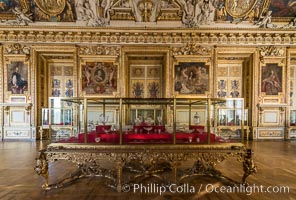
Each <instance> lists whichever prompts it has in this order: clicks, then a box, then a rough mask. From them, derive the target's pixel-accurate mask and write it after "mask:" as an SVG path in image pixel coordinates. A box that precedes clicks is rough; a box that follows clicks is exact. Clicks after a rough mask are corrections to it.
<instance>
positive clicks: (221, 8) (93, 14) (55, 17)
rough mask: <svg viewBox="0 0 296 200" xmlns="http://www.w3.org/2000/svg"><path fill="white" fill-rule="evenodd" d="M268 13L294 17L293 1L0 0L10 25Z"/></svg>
mask: <svg viewBox="0 0 296 200" xmlns="http://www.w3.org/2000/svg"><path fill="white" fill-rule="evenodd" d="M267 13H268V14H271V17H273V18H279V19H282V20H284V21H286V22H287V21H289V20H292V19H293V18H294V17H296V0H0V19H1V21H2V22H4V21H5V20H13V21H10V22H9V23H10V24H17V25H28V24H29V23H34V22H75V23H77V22H79V24H80V25H85V26H107V25H110V22H112V21H132V22H136V23H142V22H149V23H155V22H158V21H181V22H182V24H183V25H184V26H187V27H199V26H200V25H209V24H213V23H216V22H223V21H225V22H227V21H231V22H233V21H234V22H235V23H240V22H242V21H249V22H256V21H258V20H260V19H261V18H263V17H264V16H266V15H267Z"/></svg>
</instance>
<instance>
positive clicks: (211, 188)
mask: <svg viewBox="0 0 296 200" xmlns="http://www.w3.org/2000/svg"><path fill="white" fill-rule="evenodd" d="M121 189H122V191H123V192H133V193H145V194H159V195H162V194H164V193H167V192H168V193H176V194H182V193H183V194H186V193H187V194H196V193H201V192H203V193H204V192H205V193H221V194H226V193H245V194H246V195H252V194H253V193H289V192H290V187H289V186H263V185H255V184H253V185H248V186H246V185H243V184H240V185H234V186H223V185H222V186H221V185H214V184H200V185H198V186H193V185H190V184H188V183H185V184H182V185H176V184H170V185H160V184H157V183H151V184H141V183H140V184H125V185H123V186H122V188H121Z"/></svg>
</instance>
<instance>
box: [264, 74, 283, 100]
mask: <svg viewBox="0 0 296 200" xmlns="http://www.w3.org/2000/svg"><path fill="white" fill-rule="evenodd" d="M261 91H262V92H265V93H266V94H267V95H277V94H278V93H279V92H281V91H282V87H281V82H280V80H279V78H278V75H277V74H276V73H275V72H274V70H271V71H270V73H269V76H268V77H267V78H265V79H264V80H263V81H262V89H261Z"/></svg>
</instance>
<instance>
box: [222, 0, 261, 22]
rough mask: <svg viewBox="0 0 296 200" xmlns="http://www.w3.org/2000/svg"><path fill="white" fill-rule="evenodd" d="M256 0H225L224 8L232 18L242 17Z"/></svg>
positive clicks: (250, 9)
mask: <svg viewBox="0 0 296 200" xmlns="http://www.w3.org/2000/svg"><path fill="white" fill-rule="evenodd" d="M257 2H258V0H226V2H225V9H226V11H227V13H228V14H229V15H230V16H232V17H233V18H243V17H245V16H247V15H248V14H249V13H250V12H251V11H252V10H254V7H255V5H256V4H257Z"/></svg>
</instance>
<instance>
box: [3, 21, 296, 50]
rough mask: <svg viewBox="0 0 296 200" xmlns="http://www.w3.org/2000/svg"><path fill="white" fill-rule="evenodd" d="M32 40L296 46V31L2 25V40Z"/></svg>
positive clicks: (71, 42) (42, 41)
mask: <svg viewBox="0 0 296 200" xmlns="http://www.w3.org/2000/svg"><path fill="white" fill-rule="evenodd" d="M20 40H21V41H22V42H29V43H32V42H33V43H34V42H38V43H48V42H50V43H66V44H76V43H82V42H83V43H86V44H88V43H89V44H107V43H108V44H110V45H118V44H121V45H126V44H149V45H151V44H161V45H169V44H178V45H180V44H182V43H197V44H199V45H201V46H202V45H235V46H237V45H239V46H241V45H242V44H243V45H251V46H253V45H266V44H273V45H277V44H278V45H296V34H295V31H294V30H290V29H288V30H287V29H279V30H269V29H263V30H257V29H214V28H213V29H176V30H175V29H172V30H168V29H163V30H161V31H160V30H158V29H154V28H146V29H145V30H142V29H137V28H136V29H133V30H129V29H126V28H121V29H120V28H112V29H111V28H110V29H105V28H96V29H94V28H89V27H83V28H82V27H59V28H58V29H52V27H46V26H40V27H39V26H34V27H32V26H31V27H29V26H28V28H26V27H14V26H3V27H1V28H0V41H2V42H4V43H5V42H7V43H12V42H19V41H20Z"/></svg>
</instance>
